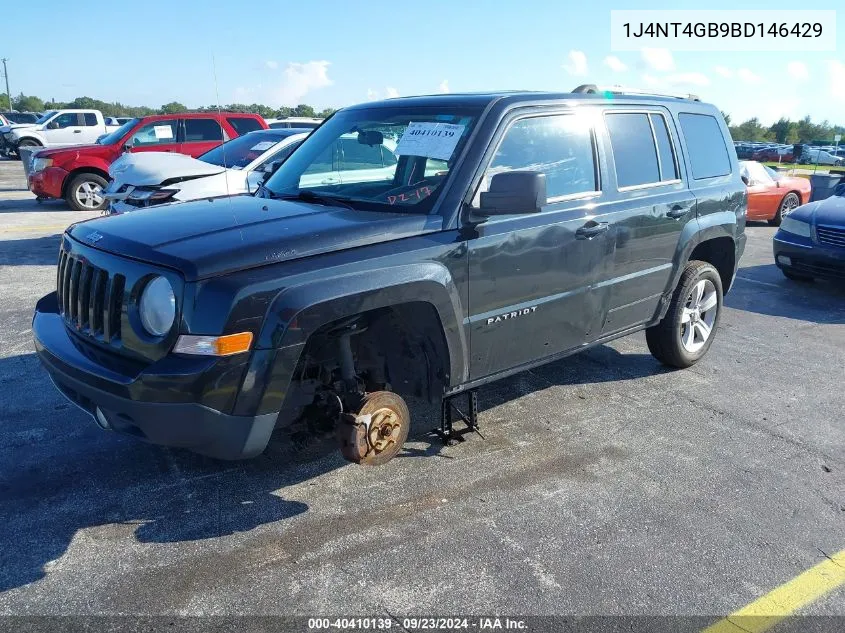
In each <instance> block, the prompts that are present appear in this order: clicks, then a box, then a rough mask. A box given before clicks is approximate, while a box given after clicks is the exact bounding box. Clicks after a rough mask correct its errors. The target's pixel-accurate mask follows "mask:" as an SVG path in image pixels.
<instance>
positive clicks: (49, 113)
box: [36, 110, 56, 125]
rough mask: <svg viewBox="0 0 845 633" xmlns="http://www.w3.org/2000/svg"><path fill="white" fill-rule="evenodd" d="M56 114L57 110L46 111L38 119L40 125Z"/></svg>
mask: <svg viewBox="0 0 845 633" xmlns="http://www.w3.org/2000/svg"><path fill="white" fill-rule="evenodd" d="M54 114H56V110H50V111H49V112H45V113H44V114H42V115H41V118H40V119H38V120H37V121H36V123H37V124H38V125H41V124H42V123H45V122H46V121H47V120H48V119H49V118H50V117H52V116H53V115H54Z"/></svg>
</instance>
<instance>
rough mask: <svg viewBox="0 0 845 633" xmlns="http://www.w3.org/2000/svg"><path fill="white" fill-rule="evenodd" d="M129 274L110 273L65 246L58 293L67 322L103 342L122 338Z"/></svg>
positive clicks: (82, 332) (61, 256) (58, 280)
mask: <svg viewBox="0 0 845 633" xmlns="http://www.w3.org/2000/svg"><path fill="white" fill-rule="evenodd" d="M125 285H126V278H125V277H124V276H123V275H119V274H113V275H110V274H109V272H108V271H107V270H103V269H101V268H97V267H96V266H93V265H92V264H91V263H90V262H88V261H87V260H86V259H84V258H82V257H76V256H74V255H72V254H71V253H68V252H67V251H65V250H62V251H61V253H60V256H59V267H58V279H57V283H56V293H57V299H58V302H59V310H60V311H61V314H62V317H63V318H64V320H65V322H66V323H67V324H68V325H69V326H70V327H72V328H74V329H75V330H76V331H77V332H79V333H81V334H85V335H87V336H91V337H93V338H95V339H97V340H100V341H102V342H104V343H114V342H116V341H119V340H120V334H121V332H120V328H121V325H120V324H121V310H122V307H123V290H124V287H125Z"/></svg>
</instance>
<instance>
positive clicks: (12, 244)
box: [0, 233, 62, 266]
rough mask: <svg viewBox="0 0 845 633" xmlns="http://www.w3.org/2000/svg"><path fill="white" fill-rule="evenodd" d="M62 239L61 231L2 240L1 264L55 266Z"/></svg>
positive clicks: (0, 244)
mask: <svg viewBox="0 0 845 633" xmlns="http://www.w3.org/2000/svg"><path fill="white" fill-rule="evenodd" d="M0 235H2V233H0ZM61 239H62V235H61V233H56V234H55V235H48V236H45V237H33V238H27V239H22V240H16V239H11V240H2V241H0V266H55V265H56V262H58V260H59V244H60V242H61Z"/></svg>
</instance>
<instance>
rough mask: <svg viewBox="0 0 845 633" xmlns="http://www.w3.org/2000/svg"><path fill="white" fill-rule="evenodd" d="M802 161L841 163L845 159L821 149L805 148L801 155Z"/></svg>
mask: <svg viewBox="0 0 845 633" xmlns="http://www.w3.org/2000/svg"><path fill="white" fill-rule="evenodd" d="M801 160H802V161H806V162H807V163H809V164H811V165H839V164H841V163H842V162H843V159H842V158H840V157H839V156H834V155H833V154H831V153H830V152H826V151H824V150H821V149H808V148H805V149H804V154H803V155H802V156H801Z"/></svg>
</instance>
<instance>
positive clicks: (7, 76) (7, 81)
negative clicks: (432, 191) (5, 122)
mask: <svg viewBox="0 0 845 633" xmlns="http://www.w3.org/2000/svg"><path fill="white" fill-rule="evenodd" d="M2 61H3V76H4V77H5V78H6V97H7V98H8V99H9V112H11V111H12V93H11V92H9V71H8V70H7V69H6V62H7V61H9V60H8V58H6V57H4V58H3V60H2Z"/></svg>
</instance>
